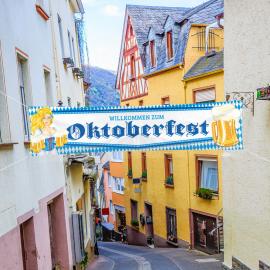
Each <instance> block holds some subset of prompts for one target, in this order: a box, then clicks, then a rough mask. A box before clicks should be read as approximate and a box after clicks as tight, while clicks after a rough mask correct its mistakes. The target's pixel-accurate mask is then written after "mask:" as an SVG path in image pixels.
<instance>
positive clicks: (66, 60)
mask: <svg viewBox="0 0 270 270" xmlns="http://www.w3.org/2000/svg"><path fill="white" fill-rule="evenodd" d="M63 64H64V65H65V66H66V67H68V68H69V67H74V61H73V59H72V58H71V57H64V58H63Z"/></svg>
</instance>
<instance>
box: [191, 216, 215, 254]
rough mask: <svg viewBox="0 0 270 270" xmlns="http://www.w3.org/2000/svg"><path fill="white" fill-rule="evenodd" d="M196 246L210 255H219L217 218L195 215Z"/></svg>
mask: <svg viewBox="0 0 270 270" xmlns="http://www.w3.org/2000/svg"><path fill="white" fill-rule="evenodd" d="M193 223H194V224H193V225H194V246H195V248H197V249H199V250H202V251H204V252H207V253H209V254H214V253H218V234H217V230H216V226H217V223H216V218H213V217H209V216H205V215H200V214H195V213H193Z"/></svg>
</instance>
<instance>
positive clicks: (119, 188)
mask: <svg viewBox="0 0 270 270" xmlns="http://www.w3.org/2000/svg"><path fill="white" fill-rule="evenodd" d="M124 183H125V182H124V178H120V177H113V185H112V188H113V192H115V193H118V194H124V189H125V184H124Z"/></svg>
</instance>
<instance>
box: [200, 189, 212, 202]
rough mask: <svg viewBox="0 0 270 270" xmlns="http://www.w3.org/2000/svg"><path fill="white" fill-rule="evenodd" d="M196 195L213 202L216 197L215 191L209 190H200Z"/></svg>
mask: <svg viewBox="0 0 270 270" xmlns="http://www.w3.org/2000/svg"><path fill="white" fill-rule="evenodd" d="M196 195H197V196H198V197H200V198H202V199H205V200H211V199H212V198H213V195H214V191H213V190H211V189H208V188H199V189H198V191H197V192H196Z"/></svg>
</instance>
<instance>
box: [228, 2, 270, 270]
mask: <svg viewBox="0 0 270 270" xmlns="http://www.w3.org/2000/svg"><path fill="white" fill-rule="evenodd" d="M269 9H270V3H269V1H267V0H262V1H245V0H239V1H234V0H227V1H225V12H224V14H225V22H226V23H225V48H226V49H225V92H227V93H230V92H233V91H239V92H255V91H256V89H257V88H259V87H264V86H266V85H267V84H269V69H270V54H269V42H270V37H269V35H265V31H266V29H267V26H268V25H269V24H270V18H269V16H268V11H269ZM255 99H256V97H255ZM243 131H244V134H243V141H244V150H242V151H237V152H233V153H225V154H224V157H223V179H224V182H223V185H224V225H225V227H224V233H225V258H224V264H225V265H226V266H228V267H231V266H232V256H234V257H235V258H237V259H238V260H239V261H241V262H243V263H244V264H245V265H247V266H248V267H249V268H250V269H254V270H255V269H259V260H261V261H263V262H265V263H266V264H268V265H270V256H269V254H270V243H269V239H270V230H269V224H270V197H269V191H270V181H269V180H270V170H269V157H270V145H269V143H268V141H269V137H270V102H269V101H257V100H256V101H255V104H254V115H253V114H252V112H251V111H250V110H248V109H244V111H243Z"/></svg>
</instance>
